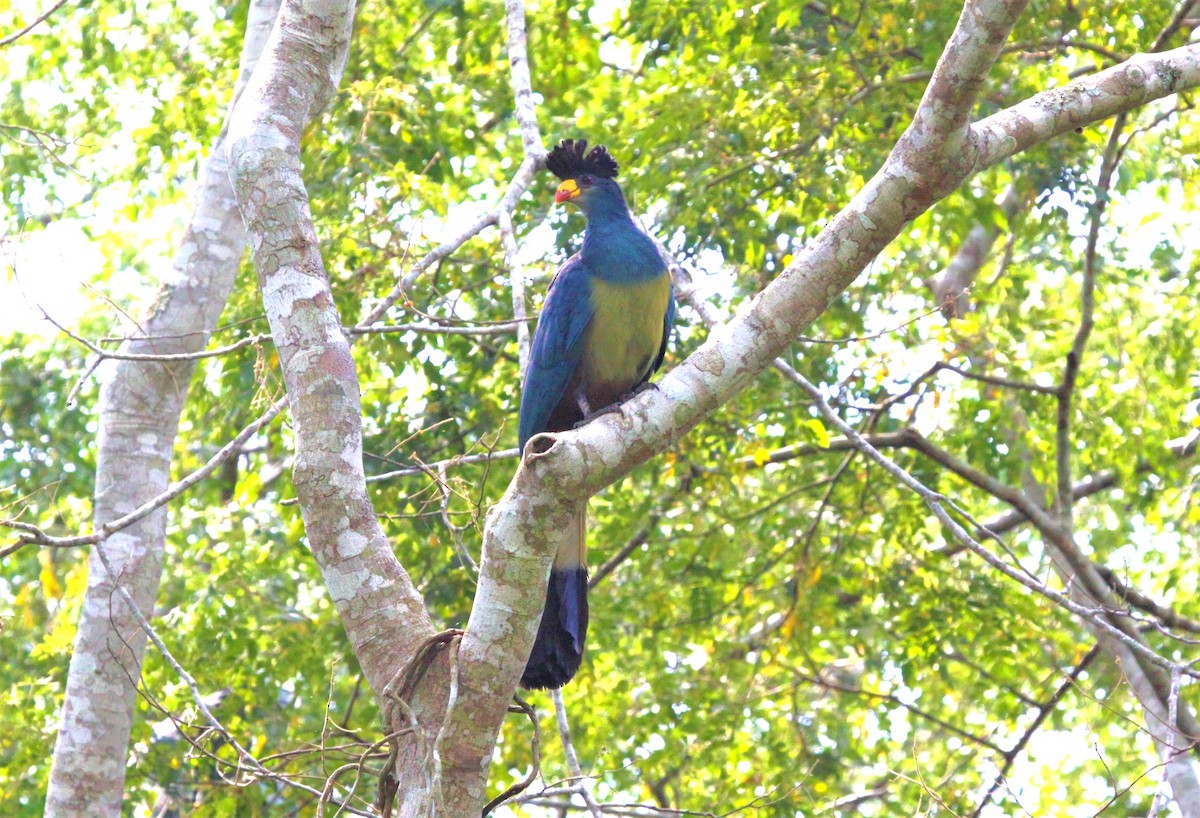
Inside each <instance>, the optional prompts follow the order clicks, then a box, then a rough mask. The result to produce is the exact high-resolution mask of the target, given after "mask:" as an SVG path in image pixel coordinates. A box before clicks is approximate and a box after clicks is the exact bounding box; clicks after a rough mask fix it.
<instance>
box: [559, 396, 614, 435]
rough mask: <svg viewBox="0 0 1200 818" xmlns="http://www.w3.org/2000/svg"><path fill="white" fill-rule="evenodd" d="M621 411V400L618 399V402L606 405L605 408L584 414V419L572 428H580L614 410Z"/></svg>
mask: <svg viewBox="0 0 1200 818" xmlns="http://www.w3.org/2000/svg"><path fill="white" fill-rule="evenodd" d="M620 411H621V401H617V402H616V403H610V404H609V405H608V406H605V407H604V408H603V409H597V410H596V411H594V412H588V413H587V414H586V415H584V416H583V419H582V420H580V421H579V422H577V423H576V424H575V425H574V426H572V427H571V428H572V429H578V428H579V427H580V426H586V425H587V424H589V423H591V422H592V421H593V420H595V419H596V418H598V417H600V416H601V415H609V414H612V413H613V412H620Z"/></svg>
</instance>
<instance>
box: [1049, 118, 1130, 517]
mask: <svg viewBox="0 0 1200 818" xmlns="http://www.w3.org/2000/svg"><path fill="white" fill-rule="evenodd" d="M1125 121H1126V115H1125V114H1124V113H1122V114H1118V115H1117V118H1116V121H1115V122H1113V127H1112V132H1111V133H1110V134H1109V136H1108V146H1107V147H1106V148H1105V149H1104V161H1103V162H1102V163H1101V165H1100V175H1099V178H1098V179H1097V180H1096V199H1095V201H1094V202H1092V206H1091V215H1090V222H1089V225H1088V237H1087V249H1086V250H1085V251H1084V255H1083V286H1082V290H1081V292H1080V305H1079V328H1078V330H1077V331H1076V332H1075V340H1074V341H1073V342H1072V343H1071V351H1070V352H1068V353H1067V365H1066V367H1065V368H1064V371H1063V377H1062V382H1061V383H1060V384H1059V387H1058V422H1057V425H1056V446H1057V451H1056V458H1055V462H1056V464H1057V473H1058V478H1057V479H1058V513H1059V516H1060V517H1061V519H1062V520H1063V523H1064V524H1065V525H1066V526H1067V527H1068V528H1069V527H1070V525H1071V517H1072V499H1073V498H1072V494H1071V401H1072V398H1073V396H1074V393H1075V383H1076V380H1077V379H1078V376H1079V365H1080V363H1081V362H1082V360H1083V353H1084V350H1085V349H1086V348H1087V342H1088V338H1089V337H1090V336H1091V334H1092V327H1093V325H1094V316H1095V310H1096V244H1097V243H1098V242H1099V239H1100V223H1101V221H1102V220H1103V217H1104V211H1105V210H1106V209H1107V207H1108V198H1109V197H1108V193H1109V187H1110V186H1111V184H1112V177H1113V173H1114V172H1115V171H1116V169H1117V165H1118V163H1119V162H1120V159H1121V150H1120V145H1121V132H1122V131H1123V130H1124V129H1125Z"/></svg>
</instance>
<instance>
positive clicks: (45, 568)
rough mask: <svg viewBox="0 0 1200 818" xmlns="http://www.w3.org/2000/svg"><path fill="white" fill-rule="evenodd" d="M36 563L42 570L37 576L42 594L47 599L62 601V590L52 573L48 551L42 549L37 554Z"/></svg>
mask: <svg viewBox="0 0 1200 818" xmlns="http://www.w3.org/2000/svg"><path fill="white" fill-rule="evenodd" d="M38 562H39V563H41V566H42V570H41V572H40V573H39V574H38V579H39V580H41V583H42V593H44V594H45V595H46V596H47V597H48V598H49V599H62V593H63V589H62V585H61V584H60V583H59V581H58V577H57V576H56V575H55V573H54V561H53V558H52V557H51V554H50V549H48V548H43V549H42V550H41V551H39V552H38Z"/></svg>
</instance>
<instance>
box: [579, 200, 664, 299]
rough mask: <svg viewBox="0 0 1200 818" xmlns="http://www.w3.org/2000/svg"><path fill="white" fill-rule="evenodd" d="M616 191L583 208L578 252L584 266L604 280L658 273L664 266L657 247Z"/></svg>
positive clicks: (643, 277) (638, 278) (626, 279)
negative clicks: (583, 224) (584, 222)
mask: <svg viewBox="0 0 1200 818" xmlns="http://www.w3.org/2000/svg"><path fill="white" fill-rule="evenodd" d="M613 187H614V188H616V185H613ZM605 193H608V191H605ZM615 193H616V195H615V196H611V195H610V196H605V197H604V198H603V199H600V200H599V201H592V202H589V203H588V204H589V205H590V206H589V207H587V208H586V210H585V211H584V212H585V213H586V214H587V219H588V224H587V230H585V231H584V233H583V250H582V251H581V255H582V257H583V259H582V260H583V263H584V265H585V266H586V267H587V269H588V272H590V273H591V274H592V275H594V276H597V277H599V278H602V279H605V280H607V281H617V282H629V283H631V282H635V281H644V280H647V279H652V278H657V277H659V276H661V275H662V274H663V273H664V272H665V271H666V265H665V264H664V263H663V260H662V258H661V257H660V256H659V254H658V248H657V247H655V246H654V242H653V241H651V240H650V237H649V236H647V235H646V234H645V233H643V232H642V229H641V228H640V227H638V225H637V224H636V223H635V222H634V221H633V217H632V216H630V215H629V208H628V207H626V205H625V198H624V197H623V196H621V194H620V191H619V189H617V190H616V191H615Z"/></svg>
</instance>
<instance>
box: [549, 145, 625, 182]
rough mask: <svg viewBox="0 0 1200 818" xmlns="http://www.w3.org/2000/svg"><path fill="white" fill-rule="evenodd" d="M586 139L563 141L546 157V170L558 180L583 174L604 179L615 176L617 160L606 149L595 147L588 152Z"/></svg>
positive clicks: (600, 146)
mask: <svg viewBox="0 0 1200 818" xmlns="http://www.w3.org/2000/svg"><path fill="white" fill-rule="evenodd" d="M587 144H588V143H587V140H586V139H564V140H563V141H562V143H561V144H559V145H558V146H557V147H556V148H554V150H552V151H550V155H549V156H547V157H546V170H548V171H550V172H551V173H553V174H554V175H555V176H557V177H558V178H559V179H576V178H578V177H580V176H582V175H583V174H585V173H590V174H591V175H592V176H602V177H604V178H605V179H612V178H615V177H616V175H617V160H616V159H613V158H612V154H610V153H609V152H608V148H606V147H604V146H603V145H597V146H596V147H594V148H592V150H591V152H588V149H587Z"/></svg>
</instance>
